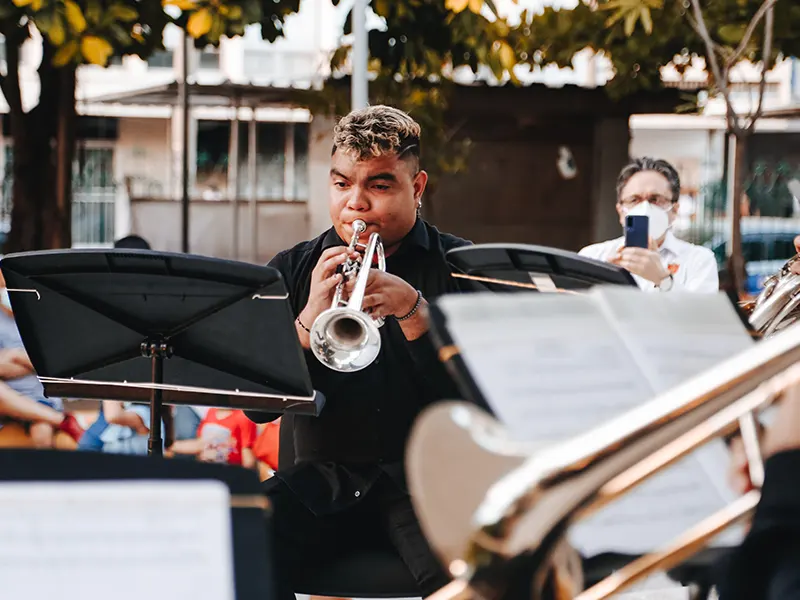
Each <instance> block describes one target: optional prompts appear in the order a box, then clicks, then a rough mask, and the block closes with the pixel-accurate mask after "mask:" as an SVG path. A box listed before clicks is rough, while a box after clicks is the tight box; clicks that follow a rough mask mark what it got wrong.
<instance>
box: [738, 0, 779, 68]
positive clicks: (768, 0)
mask: <svg viewBox="0 0 800 600" xmlns="http://www.w3.org/2000/svg"><path fill="white" fill-rule="evenodd" d="M777 2H778V0H764V4H762V5H761V6H760V7H759V9H758V10H757V11H756V14H755V15H753V18H752V20H751V21H750V23H749V24H748V25H747V29H745V31H744V36H742V40H741V41H740V42H739V45H738V46H737V47H736V50H734V52H733V54H731V55H730V56H729V57H728V60H727V66H728V67H732V66H733V65H734V64H735V63H736V61H738V60H739V59H740V58H741V57H742V55H743V54H744V52H745V50H747V44H749V43H750V38H751V37H753V33H755V31H756V27H758V24H759V23H760V22H761V19H763V18H764V15H766V14H767V13H768V12H769V13H772V8H773V7H774V6H775V4H776V3H777Z"/></svg>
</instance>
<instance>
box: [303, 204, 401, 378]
mask: <svg viewBox="0 0 800 600" xmlns="http://www.w3.org/2000/svg"><path fill="white" fill-rule="evenodd" d="M366 229H367V224H366V223H364V221H362V220H360V219H358V220H356V221H353V237H352V238H351V239H350V245H349V246H348V252H352V251H353V250H355V249H356V248H357V247H366V250H365V251H364V258H363V260H361V261H358V260H352V259H351V258H350V257H349V256H348V257H347V260H346V261H345V263H344V264H343V265H342V273H343V275H344V277H342V281H340V282H339V283H338V285H337V286H336V291H335V292H334V294H333V302H332V303H331V307H330V308H329V309H327V310H325V311H323V312H322V313H320V315H319V316H318V317H317V318H316V319H314V323H313V325H311V331H310V334H309V335H310V338H311V341H310V345H311V351H312V352H313V353H314V356H316V357H317V360H319V361H320V362H321V363H322V364H324V365H325V366H326V367H328V368H330V369H333V370H334V371H339V372H340V373H352V372H354V371H360V370H361V369H364V368H366V367H368V366H369V365H371V364H372V362H373V361H374V360H375V359H376V358H377V357H378V354H379V353H380V351H381V335H380V332H379V331H378V328H380V327H381V326H382V325H383V319H382V318H378V319H373V318H372V317H371V316H370V315H368V314H367V313H365V312H364V311H363V310H362V308H361V305H362V304H363V302H364V292H365V291H366V288H367V280H368V279H369V271H370V268H371V265H372V262H373V259H374V257H375V255H376V254H377V257H378V268H379V269H380V270H381V271H386V258H385V257H384V252H383V242H381V238H380V235H378V234H377V233H373V234H372V235H370V236H369V241H368V242H367V244H366V246H364V245H363V244H359V242H358V238H359V237H360V236H361V234H362V233H364V231H366ZM353 277H356V283H355V286H354V287H353V292H352V294H351V295H350V298H349V300H348V301H347V302H345V301H344V300H343V292H344V286H345V282H346V281H348V280H350V279H352V278H353Z"/></svg>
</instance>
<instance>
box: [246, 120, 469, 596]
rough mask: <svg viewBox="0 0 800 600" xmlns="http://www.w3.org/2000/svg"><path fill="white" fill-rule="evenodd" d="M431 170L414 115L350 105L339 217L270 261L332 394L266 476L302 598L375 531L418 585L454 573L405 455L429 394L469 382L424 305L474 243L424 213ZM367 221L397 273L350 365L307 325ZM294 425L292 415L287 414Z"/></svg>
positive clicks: (285, 566) (290, 587)
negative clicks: (444, 349)
mask: <svg viewBox="0 0 800 600" xmlns="http://www.w3.org/2000/svg"><path fill="white" fill-rule="evenodd" d="M427 180H428V176H427V174H426V173H425V171H423V170H421V169H420V127H419V125H418V124H417V123H416V122H415V121H414V120H413V119H412V118H411V117H410V116H409V115H407V114H405V113H403V112H402V111H400V110H397V109H395V108H391V107H388V106H372V107H369V108H366V109H363V110H359V111H355V112H352V113H351V114H349V115H347V116H346V117H344V118H343V119H342V120H341V121H339V123H338V125H337V126H336V128H335V130H334V142H333V151H332V155H331V168H330V175H329V207H330V216H331V221H332V224H333V226H332V227H331V228H330V229H329V230H328V231H326V232H324V233H323V234H322V235H320V236H319V237H317V238H316V239H313V240H310V241H306V242H302V243H300V244H298V245H297V246H295V247H294V248H291V249H289V250H286V251H284V252H281V253H280V254H278V255H277V256H276V257H275V258H274V259H273V260H272V261H271V262H270V265H271V266H273V267H275V268H276V269H278V270H279V271H280V272H281V274H282V275H283V278H284V280H285V283H286V286H287V288H288V290H289V294H290V298H291V302H292V307H293V309H294V314H295V315H296V320H295V327H296V329H297V335H298V338H299V339H300V342H301V345H302V346H303V348H304V349H305V350H306V359H307V364H308V368H309V372H310V374H311V379H312V382H313V384H314V388H315V389H317V390H319V391H320V392H322V393H323V394H324V395H325V396H326V405H325V408H324V410H323V411H322V413H321V415H320V416H319V417H306V416H294V417H293V424H292V425H291V426H292V427H293V431H294V446H295V454H296V460H295V464H294V466H292V467H291V468H288V469H285V470H279V471H278V473H277V474H276V476H275V477H273V478H271V479H269V480H268V481H267V483H266V491H267V495H268V496H269V498H270V501H271V503H272V507H273V519H272V526H273V530H274V537H275V540H274V547H275V559H276V561H277V569H276V570H275V574H276V577H277V587H278V593H279V595H278V597H279V598H280V600H290V599H291V598H293V597H294V589H295V584H296V583H297V582H299V581H301V577H302V573H303V571H304V570H305V569H306V568H308V566H309V565H314V564H318V563H319V562H321V561H325V560H327V559H330V558H331V557H335V556H341V555H342V554H346V553H347V552H348V550H350V549H352V548H355V547H359V546H361V547H364V546H365V545H366V546H367V547H374V544H375V542H379V543H380V542H382V543H383V544H384V545H386V544H389V545H391V546H393V547H394V548H395V549H396V551H397V553H398V554H399V555H400V557H401V558H402V560H403V561H404V562H405V564H406V565H407V566H408V569H409V571H410V573H411V575H412V576H413V578H414V579H415V580H416V582H417V584H418V586H419V593H420V595H423V596H427V595H429V594H431V593H433V592H434V591H436V590H437V589H439V588H440V587H441V586H442V585H444V584H445V583H447V581H448V577H447V575H446V574H445V572H444V571H443V569H442V567H441V565H440V564H439V562H438V560H437V559H436V558H435V557H434V555H433V553H432V552H431V550H430V548H429V547H428V544H427V542H426V541H425V538H424V536H423V534H422V532H421V531H420V527H419V525H418V523H417V520H416V517H415V515H414V512H413V509H412V506H411V502H410V498H409V495H408V492H407V489H406V483H405V476H404V466H403V458H404V451H405V444H406V438H407V436H408V433H409V430H410V427H411V424H412V422H413V421H414V419H415V417H416V416H417V415H418V414H419V412H420V411H421V410H422V409H423V408H424V407H425V406H426V405H428V404H430V403H431V402H434V401H435V400H437V399H440V398H444V397H456V396H457V395H458V394H457V391H456V390H455V389H454V388H453V383H452V381H451V380H450V378H449V377H448V375H447V374H446V372H445V371H444V369H443V367H442V366H441V363H440V362H439V361H438V359H437V356H436V353H435V351H434V348H433V345H432V344H431V343H430V342H429V340H428V334H427V328H428V325H427V321H426V318H425V310H426V304H427V302H426V299H428V298H435V297H436V296H439V295H441V294H444V293H448V292H453V291H457V287H456V283H455V280H454V279H453V278H452V277H451V276H450V269H449V267H448V265H447V262H446V260H445V253H446V252H447V251H448V250H450V249H452V248H456V247H459V246H464V245H466V244H468V242H467V241H465V240H462V239H459V238H457V237H454V236H452V235H448V234H445V233H441V232H439V231H438V230H437V229H436V228H435V227H433V226H431V225H429V224H428V223H426V222H425V221H423V220H422V219H421V218H420V216H419V209H420V207H421V205H422V196H423V193H424V192H425V185H426V183H427ZM357 220H361V221H363V222H364V223H365V224H366V230H365V231H364V232H363V233H362V234H361V241H362V242H365V241H366V240H367V239H368V237H369V236H370V234H372V233H373V232H377V233H378V234H380V236H381V239H382V243H383V246H384V249H385V255H386V272H383V271H381V270H379V269H370V275H369V279H368V282H367V286H366V293H365V297H364V301H363V304H362V307H363V309H364V310H365V311H367V312H369V313H370V315H371V316H372V317H382V318H384V319H385V324H384V325H383V326H382V327H381V328H380V330H379V331H380V336H381V350H380V354H379V355H378V356H377V358H376V359H375V361H374V362H372V364H370V365H369V366H368V367H366V368H365V369H363V370H360V371H357V372H352V373H341V372H337V371H334V370H331V369H329V368H328V367H327V366H325V365H323V364H322V363H321V362H319V361H318V360H316V358H315V357H314V356H313V355H312V353H311V351H310V350H309V347H310V344H309V341H310V340H309V334H310V330H311V328H312V327H313V324H314V321H315V320H316V318H317V317H318V316H319V315H320V313H322V312H323V311H324V310H326V309H328V308H330V307H331V303H332V298H333V294H334V292H335V290H336V287H337V285H338V284H339V283H340V282H341V281H342V274H341V273H340V272H339V271H338V270H337V268H338V267H339V266H340V265H343V263H344V262H345V261H346V259H347V258H348V255H349V258H351V259H354V258H356V257H357V255H356V253H355V252H353V253H350V252H349V251H348V248H347V245H348V242H349V241H350V240H351V239H352V237H353V223H354V222H355V221H357ZM369 267H370V265H366V266H362V268H369ZM346 291H347V290H346V289H345V293H346ZM250 416H251V417H252V418H253V419H259V420H263V419H264V415H262V414H251V415H250ZM275 416H277V415H275ZM283 426H284V427H285V426H290V422H289V421H287V419H286V418H285V419H284V423H283Z"/></svg>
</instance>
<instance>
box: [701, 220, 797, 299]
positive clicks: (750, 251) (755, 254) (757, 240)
mask: <svg viewBox="0 0 800 600" xmlns="http://www.w3.org/2000/svg"><path fill="white" fill-rule="evenodd" d="M798 235H800V220H798V219H779V218H769V217H748V218H744V219H742V254H743V255H744V262H745V270H746V271H747V280H746V281H745V291H746V292H747V293H748V294H753V295H755V294H758V293H759V292H760V291H761V290H762V289H764V281H765V280H766V279H767V278H768V277H770V276H771V275H774V274H775V273H777V272H778V270H779V269H780V268H781V267H782V266H783V264H784V263H785V262H786V261H787V260H789V259H790V258H791V257H792V256H794V255H795V254H796V252H795V249H794V238H795V237H796V236H798ZM728 237H729V236H728V235H727V234H725V235H718V236H715V237H714V238H713V239H712V240H711V241H710V242H708V243H706V244H705V245H706V247H708V248H711V250H712V251H713V252H714V256H715V257H716V259H717V265H718V266H719V270H720V279H722V277H723V276H724V273H725V272H726V270H727V248H726V244H727V240H728Z"/></svg>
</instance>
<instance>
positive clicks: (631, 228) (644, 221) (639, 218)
mask: <svg viewBox="0 0 800 600" xmlns="http://www.w3.org/2000/svg"><path fill="white" fill-rule="evenodd" d="M649 224H650V218H649V217H647V216H645V215H629V216H627V217H625V247H626V248H648V247H649V246H650V236H649V231H648V229H649Z"/></svg>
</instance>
